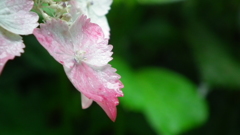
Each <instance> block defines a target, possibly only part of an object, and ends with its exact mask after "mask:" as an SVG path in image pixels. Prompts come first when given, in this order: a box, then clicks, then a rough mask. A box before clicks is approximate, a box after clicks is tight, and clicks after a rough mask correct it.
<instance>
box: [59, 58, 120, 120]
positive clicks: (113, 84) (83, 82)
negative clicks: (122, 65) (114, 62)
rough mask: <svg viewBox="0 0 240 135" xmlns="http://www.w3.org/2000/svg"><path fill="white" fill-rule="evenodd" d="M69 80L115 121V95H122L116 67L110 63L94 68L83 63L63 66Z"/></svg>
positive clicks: (116, 103) (116, 100) (116, 101)
mask: <svg viewBox="0 0 240 135" xmlns="http://www.w3.org/2000/svg"><path fill="white" fill-rule="evenodd" d="M64 69H65V72H66V74H67V76H68V78H69V80H70V81H71V82H72V83H73V85H74V86H75V87H76V88H77V89H78V90H79V91H80V92H81V93H82V94H84V95H85V96H86V97H87V98H89V99H92V100H94V101H95V102H97V103H98V104H99V105H100V106H101V107H102V108H103V110H104V111H105V112H106V113H107V115H108V116H109V118H110V119H111V120H112V121H115V119H116V115H117V110H116V106H117V105H118V103H119V101H118V98H117V97H121V96H123V93H122V91H121V90H120V89H121V88H123V84H122V83H121V82H120V81H119V79H120V76H119V75H118V74H116V73H115V71H116V69H114V68H112V67H111V66H110V65H106V66H105V67H102V68H101V69H100V68H96V67H90V66H88V65H87V64H85V63H81V64H76V65H74V67H73V68H71V69H69V68H66V67H64Z"/></svg>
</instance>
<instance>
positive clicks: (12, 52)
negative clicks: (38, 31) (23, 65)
mask: <svg viewBox="0 0 240 135" xmlns="http://www.w3.org/2000/svg"><path fill="white" fill-rule="evenodd" d="M32 7H33V1H32V0H1V1H0V73H1V72H2V70H3V67H4V65H5V64H6V62H7V61H8V60H10V59H14V57H15V56H20V55H21V53H23V52H24V51H23V48H24V47H25V45H24V44H23V41H22V37H21V36H19V35H28V34H32V32H33V29H34V28H36V27H37V26H38V23H37V21H38V15H37V14H36V13H33V12H30V10H31V9H32Z"/></svg>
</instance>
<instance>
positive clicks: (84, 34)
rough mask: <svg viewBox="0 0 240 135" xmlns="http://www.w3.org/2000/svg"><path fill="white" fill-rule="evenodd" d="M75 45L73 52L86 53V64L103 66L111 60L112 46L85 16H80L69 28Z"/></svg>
mask: <svg viewBox="0 0 240 135" xmlns="http://www.w3.org/2000/svg"><path fill="white" fill-rule="evenodd" d="M70 32H71V35H72V37H73V43H74V44H75V50H84V51H85V52H86V54H85V57H86V58H87V59H86V60H85V62H86V63H88V64H90V65H94V66H104V65H106V64H107V63H108V62H109V61H111V60H112V58H111V55H112V52H111V50H112V46H111V45H108V39H106V38H104V34H103V31H102V29H101V27H100V26H98V25H97V24H94V23H91V22H90V19H87V18H86V16H81V17H80V18H79V19H77V20H76V22H75V23H74V24H73V26H72V27H71V28H70Z"/></svg>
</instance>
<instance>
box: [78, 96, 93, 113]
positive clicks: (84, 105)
mask: <svg viewBox="0 0 240 135" xmlns="http://www.w3.org/2000/svg"><path fill="white" fill-rule="evenodd" d="M81 99H82V108H83V109H87V108H88V107H89V106H90V105H91V104H92V102H93V100H92V99H89V98H87V97H86V96H84V95H83V94H81Z"/></svg>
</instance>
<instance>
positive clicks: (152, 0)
mask: <svg viewBox="0 0 240 135" xmlns="http://www.w3.org/2000/svg"><path fill="white" fill-rule="evenodd" d="M137 1H138V2H139V3H141V4H163V3H169V2H178V1H183V0H137Z"/></svg>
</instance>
